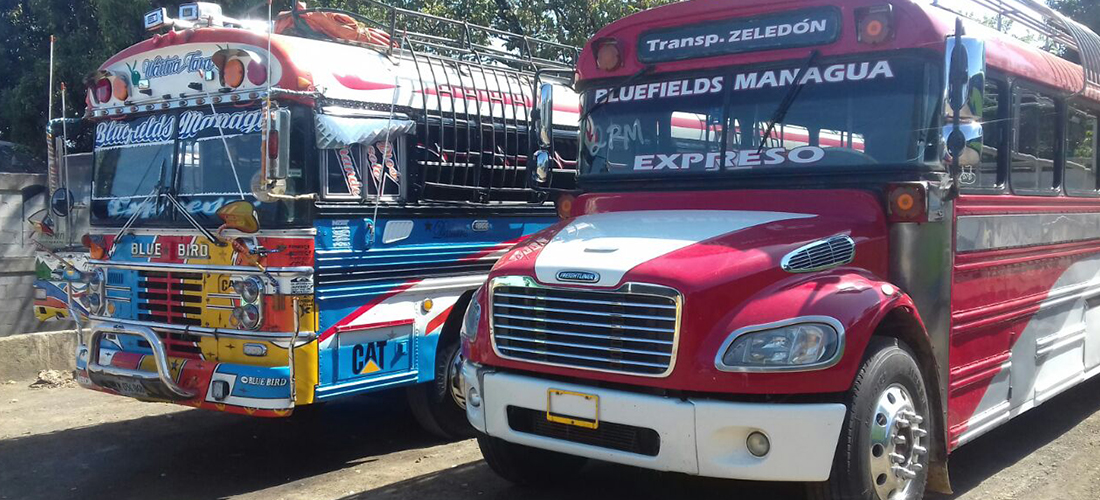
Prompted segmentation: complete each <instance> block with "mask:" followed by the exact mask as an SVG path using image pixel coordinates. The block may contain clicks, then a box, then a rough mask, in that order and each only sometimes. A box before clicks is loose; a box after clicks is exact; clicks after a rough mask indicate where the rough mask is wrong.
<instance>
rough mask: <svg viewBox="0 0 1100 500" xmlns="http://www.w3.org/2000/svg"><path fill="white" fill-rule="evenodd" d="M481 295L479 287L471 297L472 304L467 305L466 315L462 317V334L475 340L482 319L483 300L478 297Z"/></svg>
mask: <svg viewBox="0 0 1100 500" xmlns="http://www.w3.org/2000/svg"><path fill="white" fill-rule="evenodd" d="M480 295H481V289H480V288H478V289H477V291H475V292H474V295H473V296H472V297H470V305H468V306H466V315H465V316H463V317H462V330H461V333H462V336H463V337H465V338H467V339H470V340H474V339H476V338H477V324H478V322H480V321H481V302H479V301H478V300H477V298H478V297H479V296H480Z"/></svg>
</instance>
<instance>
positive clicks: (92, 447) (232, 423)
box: [0, 379, 1100, 500]
mask: <svg viewBox="0 0 1100 500" xmlns="http://www.w3.org/2000/svg"><path fill="white" fill-rule="evenodd" d="M57 411H64V409H63V408H58V410H57ZM1098 411H1100V379H1097V380H1093V381H1090V382H1088V383H1086V384H1084V385H1082V386H1080V387H1077V388H1074V389H1071V390H1070V391H1068V392H1067V393H1065V394H1063V395H1061V396H1059V397H1057V398H1055V399H1054V400H1052V401H1050V402H1048V403H1046V404H1044V405H1043V406H1040V407H1039V408H1036V409H1034V410H1032V411H1031V412H1028V413H1026V414H1024V415H1022V416H1020V417H1019V418H1017V419H1015V420H1014V421H1012V422H1010V423H1009V424H1007V425H1005V426H1002V427H1001V428H998V429H996V430H994V431H992V432H990V433H989V434H986V435H985V436H982V437H980V438H978V439H977V440H975V441H974V442H972V443H970V444H968V445H966V446H964V447H962V448H961V449H959V450H958V451H957V452H956V453H955V454H954V455H952V459H951V472H952V474H951V476H952V482H953V485H954V487H955V491H956V495H954V496H957V495H959V494H963V493H966V492H968V491H971V490H972V489H974V488H975V487H976V486H977V485H979V484H980V483H981V482H982V481H984V480H986V479H988V478H990V477H992V476H994V475H996V474H997V473H998V472H1000V471H1002V470H1003V469H1005V468H1006V467H1009V466H1011V465H1013V464H1015V463H1016V462H1018V461H1019V460H1021V459H1023V458H1024V457H1026V456H1028V455H1029V454H1031V453H1033V452H1035V451H1036V450H1039V449H1040V448H1042V447H1044V446H1046V445H1047V444H1049V443H1050V442H1051V441H1053V440H1055V439H1057V438H1058V437H1060V436H1062V435H1063V434H1065V433H1066V432H1068V431H1070V430H1071V429H1073V428H1074V427H1075V426H1077V425H1078V424H1080V423H1081V422H1082V421H1084V420H1085V419H1087V418H1089V417H1090V416H1091V415H1093V414H1095V413H1097V412H1098ZM0 425H2V422H0ZM438 444H440V442H439V441H436V440H434V439H433V438H431V437H430V436H429V435H428V434H427V433H425V432H424V431H422V430H421V429H420V428H419V427H418V426H417V425H416V424H415V422H414V420H413V419H412V418H411V416H410V414H409V412H408V410H407V408H406V406H405V403H404V399H403V398H402V397H400V395H391V396H371V397H360V398H352V399H349V400H346V401H340V402H336V403H331V404H329V405H326V406H324V407H320V408H318V409H317V411H316V414H314V415H307V416H305V417H302V416H299V417H295V418H292V419H284V420H265V419H254V418H248V417H237V416H233V415H226V414H220V413H213V412H209V411H200V410H188V411H182V412H178V413H174V414H170V415H160V416H150V417H143V418H138V419H134V420H129V421H125V422H116V423H107V424H100V425H95V426H90V427H83V428H75V429H68V430H63V431H58V432H54V433H50V434H42V435H33V436H28V437H23V438H15V439H9V440H5V441H0V497H6V498H9V499H16V498H20V499H21V498H113V499H119V498H158V499H170V498H188V499H200V498H224V497H229V496H232V495H236V494H242V493H247V492H253V491H258V490H263V489H266V488H271V487H274V486H278V485H282V484H286V483H292V482H294V481H299V480H303V479H306V478H310V477H314V476H318V475H321V474H324V473H328V472H332V471H338V470H340V469H343V468H347V467H349V466H352V465H356V464H363V467H362V468H361V469H362V470H363V472H365V473H369V472H370V467H371V466H370V465H369V464H370V463H371V462H373V461H375V460H377V457H380V456H382V455H386V454H388V453H393V452H397V451H402V450H410V449H418V448H425V447H430V446H435V445H438ZM1005 480H1006V481H1010V480H1011V478H1006V479H1005ZM954 496H947V497H944V496H937V497H933V498H937V499H940V500H945V499H948V498H953V497H954ZM513 498H518V499H524V500H540V499H557V498H568V499H570V500H586V499H593V500H595V499H599V500H615V499H624V500H625V499H630V500H637V499H639V498H643V499H645V498H660V499H675V498H692V499H693V500H707V499H712V498H713V499H719V498H721V499H729V498H737V499H738V500H755V499H761V500H780V499H782V500H786V499H800V498H803V495H802V490H801V486H800V485H794V484H777V483H752V482H739V481H724V480H715V479H704V478H697V477H690V476H685V475H680V474H661V473H654V472H651V471H646V470H641V469H635V468H631V467H624V466H618V465H612V464H606V463H592V464H590V465H588V466H587V467H586V468H585V469H584V470H583V471H582V472H581V473H580V474H579V475H577V476H575V477H563V478H560V479H558V480H556V486H555V487H553V488H546V489H524V488H518V487H515V486H512V485H510V484H508V483H506V482H505V481H503V480H501V479H500V478H498V477H497V476H496V475H495V474H493V472H492V471H491V470H489V468H488V466H486V465H485V463H484V462H483V461H477V462H473V463H469V464H464V465H460V466H457V467H452V468H449V469H446V470H441V471H436V472H433V473H430V474H425V475H420V476H417V477H414V478H411V479H407V480H404V481H400V482H397V483H393V484H390V485H387V486H383V487H380V488H377V489H373V490H369V491H364V492H361V493H357V494H354V495H351V496H348V497H346V499H345V500H373V499H410V500H411V499H415V500H434V499H439V500H443V499H446V500H460V499H481V500H498V499H501V500H503V499H513Z"/></svg>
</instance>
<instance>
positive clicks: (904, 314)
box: [872, 305, 951, 494]
mask: <svg viewBox="0 0 1100 500" xmlns="http://www.w3.org/2000/svg"><path fill="white" fill-rule="evenodd" d="M872 336H878V337H890V338H894V339H897V340H898V342H899V343H901V344H902V345H903V346H904V347H905V348H907V349H908V350H909V352H910V354H912V355H913V358H914V360H915V361H916V362H917V366H918V367H919V368H920V371H921V376H922V377H924V380H925V389H926V390H927V391H928V394H929V398H928V399H929V401H930V402H931V403H932V412H931V413H932V415H931V417H932V419H933V421H934V422H935V425H936V437H937V439H935V440H934V442H933V443H934V444H933V448H932V449H931V450H929V451H930V452H931V460H930V461H929V465H930V469H929V471H928V488H929V489H930V490H932V491H935V492H939V493H947V494H950V493H951V486H950V481H949V479H948V474H947V455H948V449H947V406H946V405H947V394H946V392H945V391H946V387H947V385H946V381H941V380H940V375H939V367H938V364H937V360H936V356H935V354H934V352H933V350H932V340H931V338H930V337H929V336H928V331H927V330H926V329H925V327H924V323H923V322H922V321H921V319H920V317H919V316H918V315H917V313H916V312H915V311H914V310H912V309H911V308H910V307H908V306H904V305H899V306H897V307H894V308H893V309H891V310H889V311H887V312H886V313H885V314H884V315H883V316H882V318H881V319H880V320H879V322H878V324H877V325H875V328H874V330H873V332H872Z"/></svg>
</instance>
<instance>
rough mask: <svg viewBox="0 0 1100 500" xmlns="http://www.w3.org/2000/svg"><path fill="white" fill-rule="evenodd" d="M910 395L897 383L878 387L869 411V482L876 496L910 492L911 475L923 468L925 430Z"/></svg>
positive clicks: (896, 498) (894, 497) (894, 498)
mask: <svg viewBox="0 0 1100 500" xmlns="http://www.w3.org/2000/svg"><path fill="white" fill-rule="evenodd" d="M923 423H924V417H923V416H922V415H920V414H919V413H918V412H917V409H916V407H915V406H914V402H913V397H912V396H911V395H910V394H909V391H908V390H907V389H906V388H905V387H904V386H902V385H901V384H893V385H891V386H889V387H887V388H886V390H884V391H882V393H881V394H880V395H879V398H878V402H877V403H876V405H875V412H874V413H873V414H872V415H871V440H870V442H871V445H870V448H869V449H868V450H867V455H868V457H870V464H871V467H870V472H871V484H872V485H874V487H875V492H876V493H877V494H878V498H879V499H880V500H904V499H908V498H909V497H910V496H911V493H912V491H913V487H914V484H915V483H916V481H915V479H916V477H917V476H918V475H920V472H921V471H923V470H924V464H925V457H927V456H928V449H927V447H926V443H927V436H928V432H927V431H926V430H925V429H924V428H923V427H922V426H921V424H923Z"/></svg>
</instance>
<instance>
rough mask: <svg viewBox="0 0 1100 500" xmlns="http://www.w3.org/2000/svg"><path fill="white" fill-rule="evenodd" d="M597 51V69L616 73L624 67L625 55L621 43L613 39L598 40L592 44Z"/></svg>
mask: <svg viewBox="0 0 1100 500" xmlns="http://www.w3.org/2000/svg"><path fill="white" fill-rule="evenodd" d="M592 47H593V48H594V49H595V50H596V67H597V68H600V69H602V70H604V71H615V70H617V69H619V68H621V67H622V66H623V53H622V50H621V49H619V41H618V40H614V39H611V38H605V39H603V40H596V42H595V43H593V44H592Z"/></svg>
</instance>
